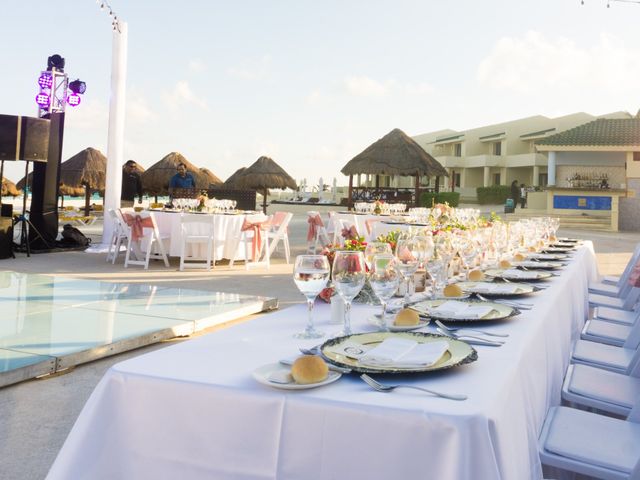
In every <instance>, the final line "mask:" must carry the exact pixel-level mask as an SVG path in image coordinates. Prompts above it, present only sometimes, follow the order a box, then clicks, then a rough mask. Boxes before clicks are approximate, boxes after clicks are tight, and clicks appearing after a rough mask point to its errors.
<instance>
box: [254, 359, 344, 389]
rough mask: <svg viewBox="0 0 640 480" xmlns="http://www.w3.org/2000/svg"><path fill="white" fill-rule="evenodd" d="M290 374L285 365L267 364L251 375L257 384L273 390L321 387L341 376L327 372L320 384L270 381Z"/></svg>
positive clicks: (289, 369)
mask: <svg viewBox="0 0 640 480" xmlns="http://www.w3.org/2000/svg"><path fill="white" fill-rule="evenodd" d="M289 372H291V368H290V367H287V366H286V365H282V364H281V363H269V364H268V365H263V366H262V367H258V368H256V369H255V370H254V371H253V373H252V375H253V378H255V379H256V380H257V381H258V382H259V383H261V384H263V385H267V386H269V387H273V388H280V389H283V390H308V389H310V388H317V387H322V386H323V385H328V384H330V383H333V382H335V381H336V380H338V379H339V378H340V377H341V376H342V374H341V373H339V372H334V371H333V370H329V374H328V375H327V378H326V379H324V380H323V381H322V382H318V383H305V384H300V383H295V382H294V381H293V379H292V381H291V383H278V382H275V381H272V380H270V378H278V377H283V378H284V377H285V376H286V374H287V373H289Z"/></svg>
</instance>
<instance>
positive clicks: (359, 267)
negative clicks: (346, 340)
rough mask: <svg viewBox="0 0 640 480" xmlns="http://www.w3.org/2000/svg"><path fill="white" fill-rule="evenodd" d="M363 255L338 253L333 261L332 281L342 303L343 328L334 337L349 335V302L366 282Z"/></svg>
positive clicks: (349, 252)
mask: <svg viewBox="0 0 640 480" xmlns="http://www.w3.org/2000/svg"><path fill="white" fill-rule="evenodd" d="M365 272H366V266H365V261H364V254H363V253H362V252H356V251H351V250H349V251H346V250H345V251H338V252H336V253H335V257H334V259H333V271H332V280H333V285H334V286H335V288H336V291H337V292H338V295H340V297H341V298H342V300H343V301H344V326H343V328H342V330H341V331H340V332H339V333H337V334H336V336H338V337H341V336H346V335H351V302H352V301H353V299H354V298H355V297H356V295H358V293H360V290H362V287H363V286H364V282H365V280H366V273H365Z"/></svg>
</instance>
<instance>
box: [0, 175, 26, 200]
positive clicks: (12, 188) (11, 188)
mask: <svg viewBox="0 0 640 480" xmlns="http://www.w3.org/2000/svg"><path fill="white" fill-rule="evenodd" d="M7 195H10V196H12V197H17V196H18V195H22V192H21V191H20V190H18V187H16V184H15V183H13V182H12V181H11V180H9V179H8V178H5V177H2V196H3V197H4V196H7Z"/></svg>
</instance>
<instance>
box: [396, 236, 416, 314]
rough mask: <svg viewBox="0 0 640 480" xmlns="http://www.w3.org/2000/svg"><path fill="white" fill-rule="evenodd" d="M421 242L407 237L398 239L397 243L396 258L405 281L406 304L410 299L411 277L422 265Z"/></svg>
mask: <svg viewBox="0 0 640 480" xmlns="http://www.w3.org/2000/svg"><path fill="white" fill-rule="evenodd" d="M420 248H421V245H420V242H418V241H417V240H416V239H415V238H406V239H400V240H398V243H397V244H396V258H397V259H398V270H399V271H400V273H401V274H402V278H403V279H404V282H405V294H404V304H405V305H407V304H408V303H409V301H410V298H411V295H410V294H409V285H410V283H411V277H412V276H413V274H414V273H416V270H418V266H419V265H420Z"/></svg>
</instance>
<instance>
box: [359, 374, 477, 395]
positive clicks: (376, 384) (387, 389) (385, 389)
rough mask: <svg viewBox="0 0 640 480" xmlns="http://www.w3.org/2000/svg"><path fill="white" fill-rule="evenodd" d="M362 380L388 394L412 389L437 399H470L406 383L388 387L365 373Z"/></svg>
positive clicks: (361, 376)
mask: <svg viewBox="0 0 640 480" xmlns="http://www.w3.org/2000/svg"><path fill="white" fill-rule="evenodd" d="M360 378H361V379H362V380H363V381H364V382H365V383H366V384H367V385H369V386H370V387H371V388H373V389H374V390H377V391H378V392H385V393H388V392H392V391H394V390H395V389H396V388H410V389H412V390H420V391H421V392H425V393H429V394H431V395H434V396H436V397H441V398H447V399H449V400H466V399H467V398H468V397H467V396H466V395H460V394H457V393H443V392H438V391H436V390H431V389H429V388H424V387H417V386H416V385H409V384H406V383H400V384H396V385H387V384H383V383H380V382H378V381H377V380H374V379H373V378H371V377H370V376H369V375H367V374H366V373H363V374H362V375H360Z"/></svg>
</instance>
